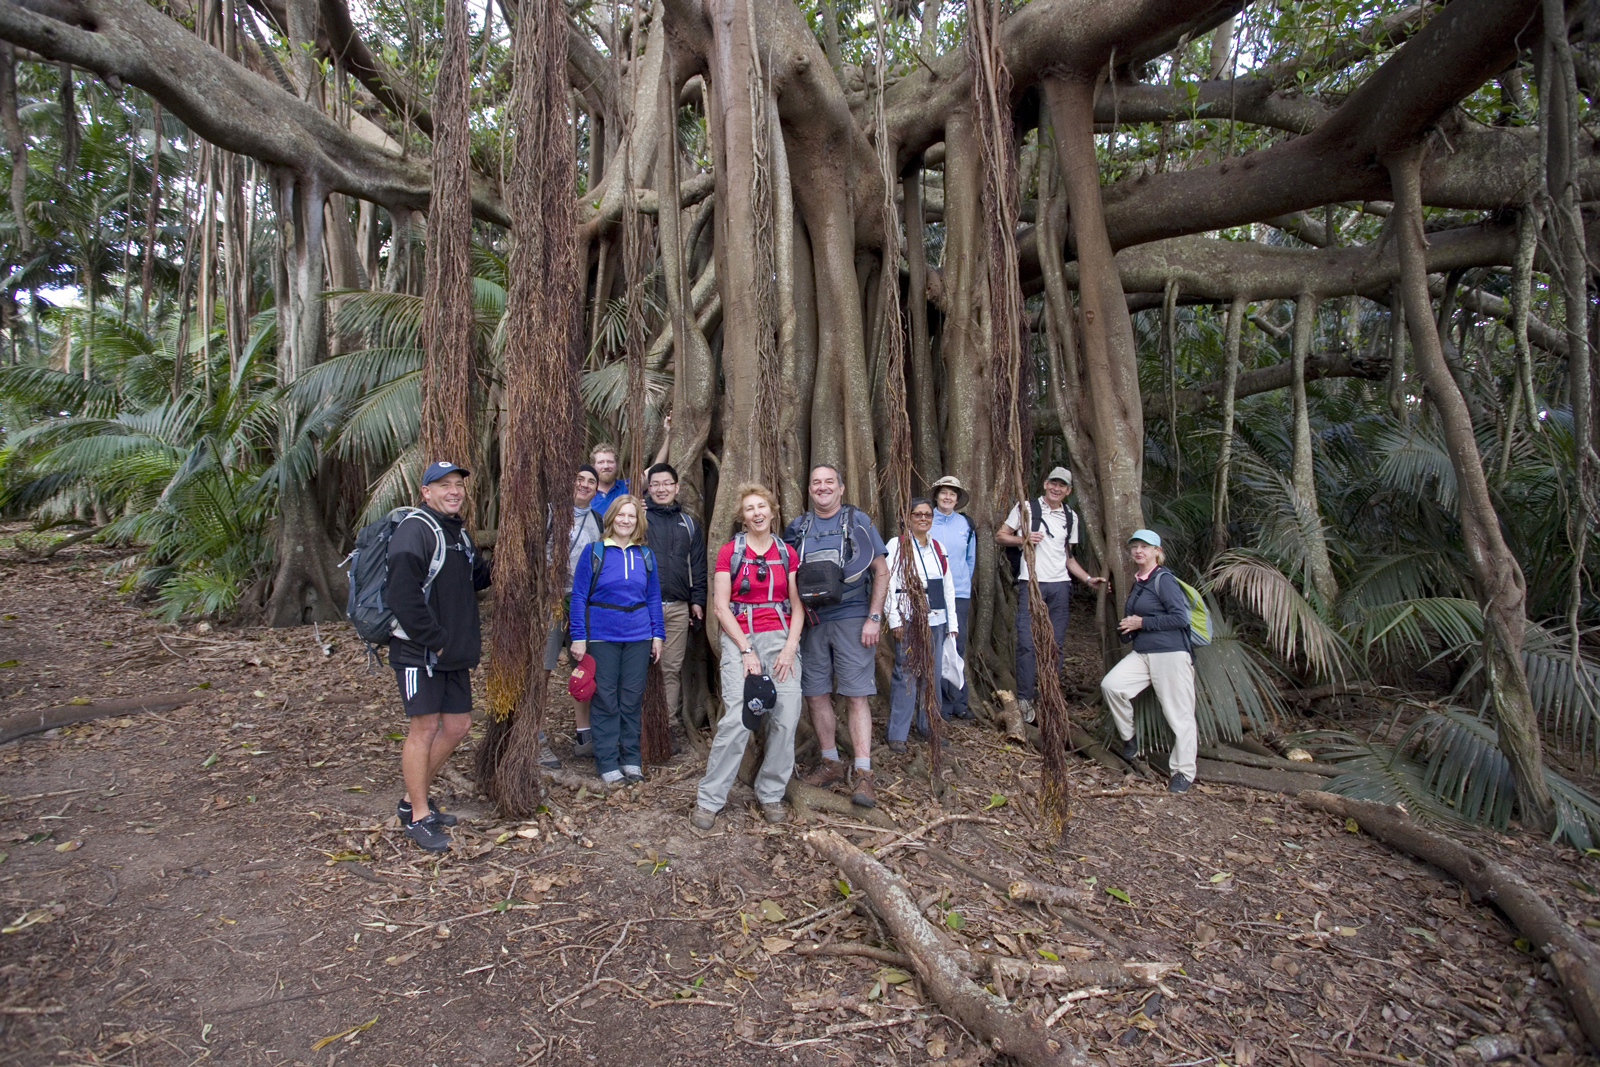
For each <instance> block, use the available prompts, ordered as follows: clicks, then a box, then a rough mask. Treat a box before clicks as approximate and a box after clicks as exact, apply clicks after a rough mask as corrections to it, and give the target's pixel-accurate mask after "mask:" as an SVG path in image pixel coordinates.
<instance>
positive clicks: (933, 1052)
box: [927, 1035, 945, 1060]
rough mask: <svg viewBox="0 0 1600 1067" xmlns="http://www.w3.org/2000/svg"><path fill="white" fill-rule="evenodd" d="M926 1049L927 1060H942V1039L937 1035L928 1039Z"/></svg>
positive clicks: (943, 1051) (943, 1046) (943, 1049)
mask: <svg viewBox="0 0 1600 1067" xmlns="http://www.w3.org/2000/svg"><path fill="white" fill-rule="evenodd" d="M927 1049H928V1058H929V1059H930V1060H942V1059H944V1053H945V1045H944V1038H942V1037H939V1036H938V1035H935V1036H933V1037H930V1038H928V1045H927Z"/></svg>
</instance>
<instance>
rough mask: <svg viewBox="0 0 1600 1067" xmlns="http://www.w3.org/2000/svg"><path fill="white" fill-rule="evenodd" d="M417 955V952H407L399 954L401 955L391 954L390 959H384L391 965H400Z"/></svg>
mask: <svg viewBox="0 0 1600 1067" xmlns="http://www.w3.org/2000/svg"><path fill="white" fill-rule="evenodd" d="M415 956H416V953H415V952H407V953H404V954H403V955H399V956H390V957H389V958H388V959H386V960H384V961H383V962H384V963H387V964H388V965H389V966H391V967H398V966H400V965H401V964H402V963H404V962H406V961H407V960H409V959H412V958H414V957H415Z"/></svg>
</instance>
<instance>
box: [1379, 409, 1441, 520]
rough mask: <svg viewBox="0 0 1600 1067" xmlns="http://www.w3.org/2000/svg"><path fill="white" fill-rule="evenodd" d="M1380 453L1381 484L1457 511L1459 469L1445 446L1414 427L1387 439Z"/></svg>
mask: <svg viewBox="0 0 1600 1067" xmlns="http://www.w3.org/2000/svg"><path fill="white" fill-rule="evenodd" d="M1377 453H1378V455H1379V456H1381V457H1382V458H1381V461H1380V462H1379V464H1378V470H1377V479H1378V481H1379V482H1380V483H1381V484H1384V485H1387V486H1388V487H1390V488H1391V489H1395V490H1397V491H1399V492H1403V493H1409V494H1413V495H1415V496H1419V497H1427V496H1431V497H1433V499H1435V500H1437V501H1438V503H1439V506H1440V507H1443V508H1444V509H1446V510H1454V509H1455V506H1456V504H1455V502H1456V469H1455V465H1454V464H1452V463H1451V462H1450V454H1449V453H1448V452H1447V451H1445V447H1444V444H1443V442H1441V441H1439V440H1437V439H1435V438H1434V437H1432V436H1430V435H1429V434H1427V433H1424V432H1423V431H1422V430H1421V429H1419V428H1418V427H1416V426H1413V427H1408V428H1407V429H1406V430H1404V431H1402V430H1396V431H1394V432H1391V433H1389V434H1387V435H1385V437H1384V439H1383V440H1382V441H1381V442H1380V443H1379V445H1378V448H1377Z"/></svg>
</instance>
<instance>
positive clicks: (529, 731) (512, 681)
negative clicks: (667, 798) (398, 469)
mask: <svg viewBox="0 0 1600 1067" xmlns="http://www.w3.org/2000/svg"><path fill="white" fill-rule="evenodd" d="M513 47H514V49H515V56H514V60H513V62H514V65H515V77H514V79H513V93H512V105H511V106H512V115H513V121H514V124H515V128H516V130H517V131H518V132H517V138H516V142H515V144H514V147H513V152H512V164H511V180H510V182H509V185H508V188H507V196H508V199H509V201H510V204H511V208H512V217H513V218H514V219H515V220H516V227H515V230H514V237H515V243H514V244H513V246H512V250H511V263H510V271H509V274H510V276H511V286H510V290H509V292H508V293H507V294H506V316H505V318H506V328H505V360H504V366H505V404H506V417H505V419H504V421H503V422H502V426H503V427H504V429H503V431H502V438H501V476H500V494H501V510H500V514H501V526H500V536H499V539H498V542H497V545H496V553H497V557H498V558H497V559H496V561H495V586H496V591H497V592H496V603H495V627H494V645H493V648H492V651H491V654H490V659H489V667H488V697H489V712H490V723H489V729H488V731H487V732H486V734H485V736H484V739H483V742H482V743H481V744H480V746H479V748H478V753H477V773H478V782H479V784H480V785H481V786H482V788H483V789H484V791H485V792H486V793H488V794H489V796H490V798H491V799H493V800H494V802H495V804H496V806H497V807H499V808H500V810H501V811H502V812H504V813H506V814H508V815H516V816H525V815H528V814H531V813H532V812H533V810H534V809H535V808H536V807H537V806H538V804H539V802H540V800H541V799H542V797H543V787H542V784H541V780H540V778H539V766H538V760H539V754H540V741H539V733H540V730H541V729H542V727H543V725H544V711H545V707H544V705H545V684H544V683H545V672H544V671H543V661H542V659H541V658H539V657H541V656H542V653H543V649H544V644H545V639H546V637H547V636H548V634H549V632H550V627H551V626H553V625H556V623H557V618H558V613H559V612H560V610H561V600H562V596H563V594H564V593H565V591H566V585H567V573H566V571H567V555H566V553H565V552H549V553H547V552H546V551H545V550H544V546H545V545H546V544H547V543H559V544H565V539H564V538H559V537H557V536H555V533H554V532H553V527H554V526H555V525H556V524H565V523H566V522H567V521H568V518H567V516H568V514H569V512H568V510H567V509H568V506H569V500H570V498H569V496H568V494H569V493H570V492H571V485H572V483H571V464H572V456H573V455H574V454H576V452H577V451H578V448H579V443H580V438H579V433H578V426H579V423H578V407H577V405H578V358H577V357H578V353H579V351H580V347H581V332H580V330H579V329H578V324H577V322H576V319H577V316H578V315H579V314H581V312H580V309H579V305H578V299H577V297H578V294H577V289H576V284H575V279H576V277H577V275H578V264H577V262H576V260H577V252H576V235H575V231H574V227H573V217H572V210H573V209H572V197H571V193H570V190H571V189H572V186H573V181H574V173H575V161H574V157H573V145H572V136H571V125H570V121H571V117H570V113H569V97H568V93H567V88H566V66H567V18H566V8H565V6H564V5H563V4H562V3H561V2H560V0H543V2H540V3H537V4H534V5H531V6H530V5H524V6H523V7H522V9H521V17H519V18H518V19H517V22H516V29H515V41H514V42H513Z"/></svg>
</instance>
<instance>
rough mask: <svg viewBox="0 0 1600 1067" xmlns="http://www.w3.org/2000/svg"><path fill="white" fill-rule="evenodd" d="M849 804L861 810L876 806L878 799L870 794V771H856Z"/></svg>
mask: <svg viewBox="0 0 1600 1067" xmlns="http://www.w3.org/2000/svg"><path fill="white" fill-rule="evenodd" d="M850 803H852V804H854V805H856V806H857V807H862V808H875V807H877V806H878V798H877V797H875V796H873V794H872V772H871V771H856V788H855V791H854V792H852V793H851V794H850Z"/></svg>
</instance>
